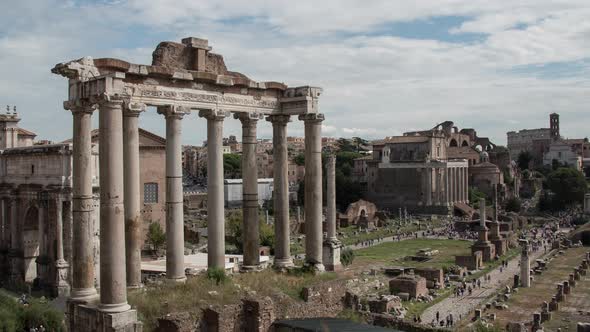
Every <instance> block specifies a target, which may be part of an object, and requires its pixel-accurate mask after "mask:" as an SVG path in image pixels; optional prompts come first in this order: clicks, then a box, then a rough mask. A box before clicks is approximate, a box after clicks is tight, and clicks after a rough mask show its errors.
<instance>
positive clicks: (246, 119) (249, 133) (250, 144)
mask: <svg viewBox="0 0 590 332" xmlns="http://www.w3.org/2000/svg"><path fill="white" fill-rule="evenodd" d="M261 116H262V115H261V114H259V113H236V114H235V117H236V118H237V119H239V120H240V122H241V123H242V214H243V218H242V219H243V226H244V234H243V236H244V241H243V242H244V262H243V265H242V268H243V269H244V270H256V269H258V268H259V266H260V251H259V248H260V244H259V241H260V230H259V227H260V226H259V219H258V167H257V165H256V143H257V141H256V124H257V123H258V120H259V119H261Z"/></svg>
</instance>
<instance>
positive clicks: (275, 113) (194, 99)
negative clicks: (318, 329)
mask: <svg viewBox="0 0 590 332" xmlns="http://www.w3.org/2000/svg"><path fill="white" fill-rule="evenodd" d="M52 72H53V73H55V74H58V75H61V76H64V77H66V78H68V92H69V94H68V100H66V101H65V102H64V108H65V109H66V110H69V111H71V112H72V115H73V125H74V137H73V150H74V151H73V181H72V184H73V188H72V200H73V209H72V210H73V225H74V227H73V228H74V229H73V248H74V249H73V260H72V262H71V263H70V264H71V265H72V285H71V286H72V290H71V298H70V301H69V302H68V320H69V321H68V324H69V327H70V330H73V331H77V330H79V331H82V330H84V331H98V330H100V331H122V330H125V331H139V330H141V325H140V324H139V323H137V313H136V311H135V310H131V309H130V306H129V305H128V303H127V289H126V288H127V286H129V285H130V283H132V282H133V281H134V280H135V278H137V275H138V274H140V271H139V262H138V261H139V255H138V250H139V245H140V239H139V236H138V232H137V231H136V227H137V226H138V220H139V202H138V201H139V181H138V174H139V167H138V118H139V116H141V114H142V113H143V112H145V111H146V109H147V107H148V106H151V107H156V108H157V112H158V113H159V114H161V115H163V116H164V118H165V121H166V209H167V213H166V233H167V241H168V242H167V248H168V250H167V260H166V263H167V264H166V277H167V278H168V279H170V280H174V281H178V282H183V281H184V280H185V279H186V277H185V274H184V264H183V257H184V247H183V244H184V234H183V212H182V208H183V200H182V169H181V121H182V120H183V119H185V118H188V117H189V116H191V115H192V113H195V114H198V116H199V117H201V118H204V119H205V120H206V121H207V150H208V151H207V153H208V163H207V169H208V171H207V182H208V204H207V212H208V234H209V242H208V248H207V252H208V266H209V268H223V267H224V264H225V252H224V248H225V243H224V241H225V240H224V236H225V232H224V217H225V216H224V197H223V158H222V149H221V147H222V132H223V122H224V121H225V119H226V118H228V117H229V116H230V114H231V113H233V114H234V117H235V118H236V119H239V120H240V121H241V123H242V129H243V131H242V135H243V137H242V141H243V157H242V158H243V164H242V170H243V174H244V184H243V213H244V229H245V230H247V232H245V234H244V243H245V245H244V268H245V269H257V268H258V266H259V264H260V260H259V254H260V253H259V250H258V246H259V245H258V241H259V235H258V215H257V209H258V198H257V176H256V175H257V171H256V160H255V156H256V154H255V152H256V127H257V124H258V121H259V120H262V119H265V118H266V120H267V121H269V122H271V123H272V126H273V149H274V153H275V154H276V156H277V157H276V159H275V161H274V181H275V182H274V183H275V185H274V188H275V191H274V211H275V238H276V243H277V246H276V252H275V261H274V263H275V266H276V267H279V268H284V267H289V266H291V265H292V264H293V263H292V258H291V254H290V249H289V243H290V241H289V236H290V235H289V230H290V228H289V198H288V182H287V181H288V168H287V166H288V164H287V125H288V123H289V122H290V121H291V118H292V116H297V117H298V119H299V120H301V121H303V122H304V124H305V143H306V145H305V198H306V199H305V202H306V204H305V216H306V243H305V249H306V262H307V264H309V265H310V266H312V267H313V268H314V269H315V270H316V271H323V270H324V264H323V250H322V243H323V233H322V180H321V179H322V165H321V123H322V121H323V120H324V115H323V114H322V113H320V112H319V109H318V99H319V96H320V94H321V93H322V89H321V88H317V87H311V86H302V87H294V88H290V87H287V86H286V85H285V84H283V83H278V82H255V81H253V80H251V79H249V78H248V77H246V76H245V75H243V74H241V73H237V72H232V71H229V70H228V69H227V68H226V66H225V63H224V61H223V57H222V56H221V55H219V54H215V53H212V52H211V47H210V46H209V44H208V41H207V40H204V39H199V38H185V39H183V40H182V43H174V42H162V43H160V44H159V45H158V47H157V48H156V50H155V51H154V52H153V59H152V64H151V65H141V64H133V63H129V62H126V61H124V60H119V59H112V58H99V59H92V58H90V57H84V58H81V59H78V60H74V61H70V62H65V63H60V64H57V65H56V66H55V67H54V68H53V69H52ZM95 111H97V113H98V117H99V131H100V156H101V158H100V165H99V166H100V247H101V251H100V257H99V261H100V263H99V267H100V275H99V279H100V285H101V286H100V294H98V293H97V290H96V288H95V284H94V279H95V275H96V269H95V268H94V263H95V260H94V255H93V247H92V241H91V239H90V237H91V236H92V231H91V230H92V228H91V227H92V225H91V216H92V214H93V213H94V204H93V200H92V174H91V167H90V164H89V162H90V160H91V155H92V151H91V141H90V137H91V117H92V115H93V113H94V112H95ZM185 121H186V120H185ZM332 194H334V192H333V191H332ZM330 220H332V222H331V224H330V225H331V226H330V229H331V230H334V227H335V225H333V226H332V224H335V212H332V215H331V219H330ZM329 235H333V232H330V233H329ZM331 257H333V258H335V257H337V253H336V252H332V253H331ZM330 265H331V267H332V268H335V267H334V266H333V265H334V262H333V261H331V262H330Z"/></svg>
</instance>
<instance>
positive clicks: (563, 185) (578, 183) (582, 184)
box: [547, 167, 588, 209]
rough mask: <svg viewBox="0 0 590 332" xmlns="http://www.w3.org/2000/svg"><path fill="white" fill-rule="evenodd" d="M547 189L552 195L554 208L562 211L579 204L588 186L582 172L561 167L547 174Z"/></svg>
mask: <svg viewBox="0 0 590 332" xmlns="http://www.w3.org/2000/svg"><path fill="white" fill-rule="evenodd" d="M547 187H548V188H549V190H551V192H552V193H553V197H552V200H553V203H554V207H555V208H558V209H563V208H565V207H566V206H567V205H569V204H572V203H581V202H583V200H584V194H586V192H587V191H588V185H587V184H586V179H585V178H584V175H583V174H582V172H580V171H578V170H575V169H573V168H569V167H561V168H558V169H557V170H555V171H553V172H551V173H549V175H548V176H547Z"/></svg>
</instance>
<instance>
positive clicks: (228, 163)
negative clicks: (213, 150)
mask: <svg viewBox="0 0 590 332" xmlns="http://www.w3.org/2000/svg"><path fill="white" fill-rule="evenodd" d="M223 171H224V173H225V175H226V177H228V178H232V179H239V178H240V177H242V156H241V155H239V154H237V153H226V154H224V155H223Z"/></svg>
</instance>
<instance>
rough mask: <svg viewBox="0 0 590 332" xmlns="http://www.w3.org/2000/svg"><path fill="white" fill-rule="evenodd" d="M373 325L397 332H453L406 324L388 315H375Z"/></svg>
mask: <svg viewBox="0 0 590 332" xmlns="http://www.w3.org/2000/svg"><path fill="white" fill-rule="evenodd" d="M373 325H375V326H381V327H389V328H393V329H397V330H400V331H405V332H434V331H437V332H446V331H449V332H450V331H451V330H448V329H443V328H434V327H430V326H425V325H420V324H414V323H411V322H406V321H403V320H401V319H399V318H396V317H395V316H392V315H386V314H375V315H373Z"/></svg>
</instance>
